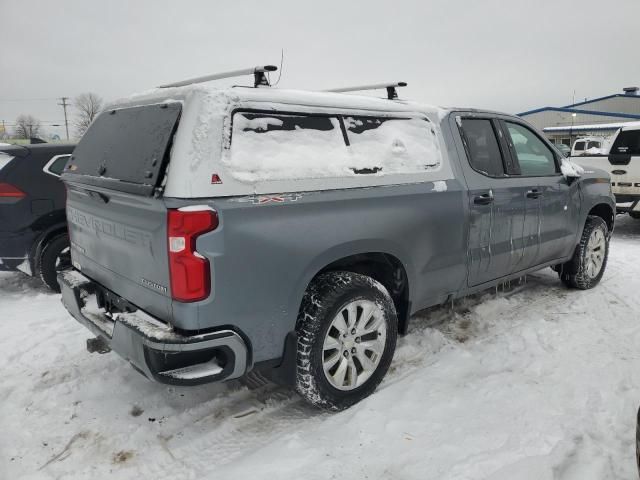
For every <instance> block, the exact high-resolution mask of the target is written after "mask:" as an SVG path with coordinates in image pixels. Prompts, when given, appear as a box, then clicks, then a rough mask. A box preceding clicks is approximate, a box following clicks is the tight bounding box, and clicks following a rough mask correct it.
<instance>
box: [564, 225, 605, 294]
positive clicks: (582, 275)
mask: <svg viewBox="0 0 640 480" xmlns="http://www.w3.org/2000/svg"><path fill="white" fill-rule="evenodd" d="M596 230H599V231H600V233H601V234H602V235H603V236H604V245H603V247H602V248H604V252H603V253H602V257H603V258H602V264H601V266H600V270H599V271H598V272H597V274H594V273H595V272H592V273H590V272H589V262H588V260H589V259H588V255H589V251H588V244H589V239H590V238H591V236H592V234H593V233H594V231H596ZM608 257H609V228H608V227H607V224H606V222H605V221H604V220H603V219H602V218H601V217H596V216H589V217H587V221H586V222H585V225H584V230H583V231H582V237H581V238H580V243H579V244H578V246H577V247H576V250H575V252H574V254H573V258H572V259H571V260H570V261H569V262H567V263H565V264H563V265H562V267H561V269H560V271H559V272H558V275H559V276H560V280H562V283H564V284H565V285H566V286H568V287H570V288H579V289H580V290H588V289H589V288H593V287H595V286H596V285H597V284H598V283H599V282H600V280H601V279H602V276H603V275H604V271H605V269H606V267H607V258H608Z"/></svg>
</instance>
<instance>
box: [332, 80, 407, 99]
mask: <svg viewBox="0 0 640 480" xmlns="http://www.w3.org/2000/svg"><path fill="white" fill-rule="evenodd" d="M406 86H407V82H394V83H376V84H373V85H361V86H359V87H344V88H332V89H331V90H325V92H334V93H345V92H362V91H365V90H382V89H386V90H387V98H388V99H389V100H395V99H396V98H398V91H397V90H396V89H397V88H398V87H406Z"/></svg>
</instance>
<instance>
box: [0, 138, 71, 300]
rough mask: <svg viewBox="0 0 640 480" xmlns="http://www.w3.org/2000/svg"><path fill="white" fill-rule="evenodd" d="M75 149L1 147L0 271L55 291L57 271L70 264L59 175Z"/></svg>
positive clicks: (56, 288)
mask: <svg viewBox="0 0 640 480" xmlns="http://www.w3.org/2000/svg"><path fill="white" fill-rule="evenodd" d="M74 147H75V145H72V144H65V145H61V144H56V145H52V144H47V143H43V144H36V145H28V146H18V145H12V146H3V147H0V270H5V271H6V270H21V271H23V272H25V273H27V274H29V275H33V276H39V277H40V278H41V279H42V280H43V281H44V283H45V284H46V285H47V286H48V287H49V288H51V289H52V290H55V291H60V288H59V287H58V281H57V279H56V275H57V272H58V271H60V270H62V269H63V268H66V267H67V266H69V264H70V256H69V237H68V235H67V220H66V217H65V210H64V206H65V198H66V194H65V188H64V184H63V183H62V182H61V181H60V174H61V172H62V170H63V169H64V166H65V164H66V163H67V160H68V159H69V156H70V155H71V152H72V151H73V148H74Z"/></svg>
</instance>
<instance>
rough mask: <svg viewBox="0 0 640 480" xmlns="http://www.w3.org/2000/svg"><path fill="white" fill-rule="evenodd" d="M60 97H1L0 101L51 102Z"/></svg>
mask: <svg viewBox="0 0 640 480" xmlns="http://www.w3.org/2000/svg"><path fill="white" fill-rule="evenodd" d="M51 100H58V98H57V97H56V98H53V97H51V98H0V102H45V101H46V102H49V101H51Z"/></svg>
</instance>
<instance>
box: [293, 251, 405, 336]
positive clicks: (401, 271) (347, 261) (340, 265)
mask: <svg viewBox="0 0 640 480" xmlns="http://www.w3.org/2000/svg"><path fill="white" fill-rule="evenodd" d="M336 271H348V272H353V273H359V274H361V275H366V276H368V277H371V278H373V279H374V280H376V281H378V282H380V283H381V284H382V285H384V287H385V288H386V289H387V291H388V292H389V295H390V296H391V298H392V300H393V303H394V305H395V307H396V312H397V314H398V332H400V333H403V334H404V333H406V330H407V327H408V323H409V316H410V313H411V301H410V285H411V280H410V279H411V272H410V271H408V269H407V267H406V263H405V262H403V261H402V260H401V259H400V258H399V257H398V256H397V255H395V254H393V253H389V252H385V251H379V250H378V251H365V252H359V253H352V254H349V255H344V256H340V257H338V258H332V259H331V260H330V261H326V262H325V263H324V265H322V266H320V267H319V268H316V269H315V272H314V273H313V275H311V276H310V278H309V279H308V281H306V282H305V283H304V290H306V289H307V287H308V286H309V284H310V283H311V282H313V280H314V279H315V278H317V277H318V276H319V275H321V274H323V273H327V272H336Z"/></svg>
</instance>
